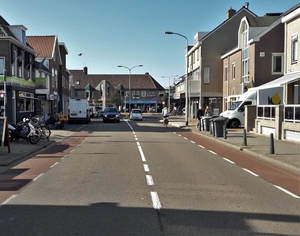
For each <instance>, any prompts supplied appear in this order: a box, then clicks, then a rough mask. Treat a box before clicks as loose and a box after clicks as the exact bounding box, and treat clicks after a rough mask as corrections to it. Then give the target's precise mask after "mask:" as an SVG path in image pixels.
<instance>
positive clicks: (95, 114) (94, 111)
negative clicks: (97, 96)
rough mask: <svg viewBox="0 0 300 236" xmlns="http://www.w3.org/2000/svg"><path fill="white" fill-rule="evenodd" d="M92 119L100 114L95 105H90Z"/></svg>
mask: <svg viewBox="0 0 300 236" xmlns="http://www.w3.org/2000/svg"><path fill="white" fill-rule="evenodd" d="M89 109H90V117H98V112H97V110H96V107H95V106H94V105H91V104H90V107H89Z"/></svg>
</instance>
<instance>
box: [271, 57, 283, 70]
mask: <svg viewBox="0 0 300 236" xmlns="http://www.w3.org/2000/svg"><path fill="white" fill-rule="evenodd" d="M283 55H284V54H283V53H272V74H273V75H274V74H283ZM277 57H280V58H281V65H280V68H281V70H280V71H276V68H277V61H276V58H277ZM275 64H276V65H275Z"/></svg>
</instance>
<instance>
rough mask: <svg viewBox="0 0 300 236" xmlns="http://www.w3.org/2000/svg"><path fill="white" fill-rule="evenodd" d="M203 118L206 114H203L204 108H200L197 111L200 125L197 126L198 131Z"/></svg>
mask: <svg viewBox="0 0 300 236" xmlns="http://www.w3.org/2000/svg"><path fill="white" fill-rule="evenodd" d="M201 116H204V112H203V109H202V107H201V106H200V107H199V109H198V111H197V119H198V124H197V126H196V128H197V129H198V128H199V126H200V120H201Z"/></svg>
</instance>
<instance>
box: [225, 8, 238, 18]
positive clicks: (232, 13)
mask: <svg viewBox="0 0 300 236" xmlns="http://www.w3.org/2000/svg"><path fill="white" fill-rule="evenodd" d="M235 13H236V10H234V9H232V7H230V8H229V10H228V11H227V12H226V20H228V19H229V18H231V17H232V16H233V15H234V14H235Z"/></svg>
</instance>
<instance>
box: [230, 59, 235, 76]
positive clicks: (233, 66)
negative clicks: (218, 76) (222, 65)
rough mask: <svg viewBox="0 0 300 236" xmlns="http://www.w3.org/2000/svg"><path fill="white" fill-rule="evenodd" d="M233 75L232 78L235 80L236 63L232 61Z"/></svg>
mask: <svg viewBox="0 0 300 236" xmlns="http://www.w3.org/2000/svg"><path fill="white" fill-rule="evenodd" d="M231 76H232V80H235V63H232V73H231Z"/></svg>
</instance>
